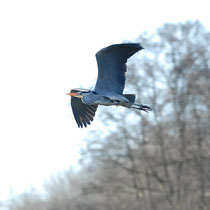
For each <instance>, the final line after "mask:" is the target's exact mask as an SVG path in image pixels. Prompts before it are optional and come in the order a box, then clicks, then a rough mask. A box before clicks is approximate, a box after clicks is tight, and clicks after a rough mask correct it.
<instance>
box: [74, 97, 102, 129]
mask: <svg viewBox="0 0 210 210" xmlns="http://www.w3.org/2000/svg"><path fill="white" fill-rule="evenodd" d="M71 107H72V111H73V114H74V118H75V120H76V122H77V125H78V127H81V128H82V127H83V125H84V126H85V127H86V126H87V125H90V121H93V117H94V116H95V112H96V110H97V107H98V105H97V104H94V105H87V104H84V103H83V102H82V100H81V99H80V98H76V97H71Z"/></svg>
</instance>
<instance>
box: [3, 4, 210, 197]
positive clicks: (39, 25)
mask: <svg viewBox="0 0 210 210" xmlns="http://www.w3.org/2000/svg"><path fill="white" fill-rule="evenodd" d="M208 3H209V1H208V0H206V1H204V0H199V1H198V0H195V1H193V0H190V1H189V0H185V1H183V0H176V1H169V0H164V1H163V0H158V1H155V0H154V1H151V0H146V1H140V0H139V1H137V0H134V1H133V0H128V1H123V0H119V1H118V0H93V1H91V0H75V1H71V0H68V1H67V0H59V1H58V0H33V1H32V0H25V1H23V0H19V1H17V0H2V1H0V169H1V170H0V200H6V199H8V196H9V194H10V192H11V191H13V192H14V193H17V194H18V193H21V192H23V191H24V190H25V189H27V188H29V187H30V186H34V187H35V188H37V189H38V190H41V187H42V183H43V181H44V180H47V179H49V177H50V175H51V174H53V173H56V172H57V171H61V170H64V169H68V168H69V167H70V166H72V165H73V166H74V165H76V162H77V159H78V157H79V153H78V145H79V144H80V143H81V142H82V139H84V138H85V136H86V135H87V134H88V131H89V130H91V129H97V119H96V120H95V121H94V122H93V123H92V125H91V126H89V127H88V128H86V129H79V128H77V125H76V123H75V120H74V118H73V115H72V111H71V107H70V105H69V104H70V99H69V97H68V96H67V95H65V93H66V92H68V91H69V90H70V89H71V88H76V87H83V88H89V87H92V86H93V85H94V83H95V80H96V77H97V65H96V60H95V53H96V52H97V51H98V50H100V49H101V48H102V47H106V46H108V45H109V44H114V43H121V42H122V41H123V40H134V39H135V38H137V37H138V36H139V35H140V33H142V32H144V31H148V30H149V31H155V29H156V28H158V27H160V26H162V25H163V24H164V23H165V22H180V21H181V22H184V21H186V20H188V19H193V20H195V19H198V20H200V21H201V22H202V23H203V24H204V26H206V27H207V29H210V15H209V8H210V5H209V4H208ZM96 115H97V114H96ZM96 118H97V116H96Z"/></svg>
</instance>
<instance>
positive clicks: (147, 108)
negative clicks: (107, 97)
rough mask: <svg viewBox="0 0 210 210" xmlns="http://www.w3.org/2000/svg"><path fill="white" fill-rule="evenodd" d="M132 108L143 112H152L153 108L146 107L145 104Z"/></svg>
mask: <svg viewBox="0 0 210 210" xmlns="http://www.w3.org/2000/svg"><path fill="white" fill-rule="evenodd" d="M130 108H133V109H138V110H142V111H145V112H149V111H152V108H151V107H149V106H147V105H145V104H132V105H131V107H130Z"/></svg>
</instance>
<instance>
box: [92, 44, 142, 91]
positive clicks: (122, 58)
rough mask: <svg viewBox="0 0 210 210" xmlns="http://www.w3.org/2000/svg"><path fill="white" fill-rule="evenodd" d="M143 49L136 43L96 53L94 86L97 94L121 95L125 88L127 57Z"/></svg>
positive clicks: (113, 46) (112, 46) (116, 46)
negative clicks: (96, 76) (96, 67)
mask: <svg viewBox="0 0 210 210" xmlns="http://www.w3.org/2000/svg"><path fill="white" fill-rule="evenodd" d="M141 49H143V47H142V46H141V45H140V44H137V43H124V44H116V45H111V46H109V47H106V48H103V49H101V50H100V51H98V52H97V53H96V59H97V63H98V79H97V82H96V86H95V91H96V92H97V93H100V94H103V93H104V92H105V93H108V92H112V93H113V92H114V93H118V94H122V92H123V89H124V86H125V72H126V62H127V59H128V58H129V57H131V56H132V55H133V54H135V53H136V52H138V51H139V50H141Z"/></svg>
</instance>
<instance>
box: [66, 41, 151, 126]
mask: <svg viewBox="0 0 210 210" xmlns="http://www.w3.org/2000/svg"><path fill="white" fill-rule="evenodd" d="M141 49H143V47H141V45H140V44H136V43H127V44H116V45H111V46H109V47H106V48H103V49H101V50H100V51H99V52H97V53H96V59H97V63H98V79H97V82H96V85H95V88H94V89H93V90H87V89H79V88H78V89H72V90H71V92H70V93H68V95H70V96H72V99H71V105H72V111H73V114H74V117H75V120H76V122H77V124H78V126H79V127H81V128H82V127H83V125H84V126H85V127H86V126H87V124H90V121H92V120H93V117H94V115H95V112H96V110H97V107H98V105H104V106H112V105H118V106H124V107H126V108H133V109H139V110H143V111H146V112H148V111H151V108H150V107H149V106H147V105H142V104H140V105H139V104H135V103H134V102H135V95H134V94H123V90H124V86H125V72H126V62H127V59H128V58H129V57H131V56H132V55H133V54H135V53H136V52H138V51H139V50H141Z"/></svg>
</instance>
